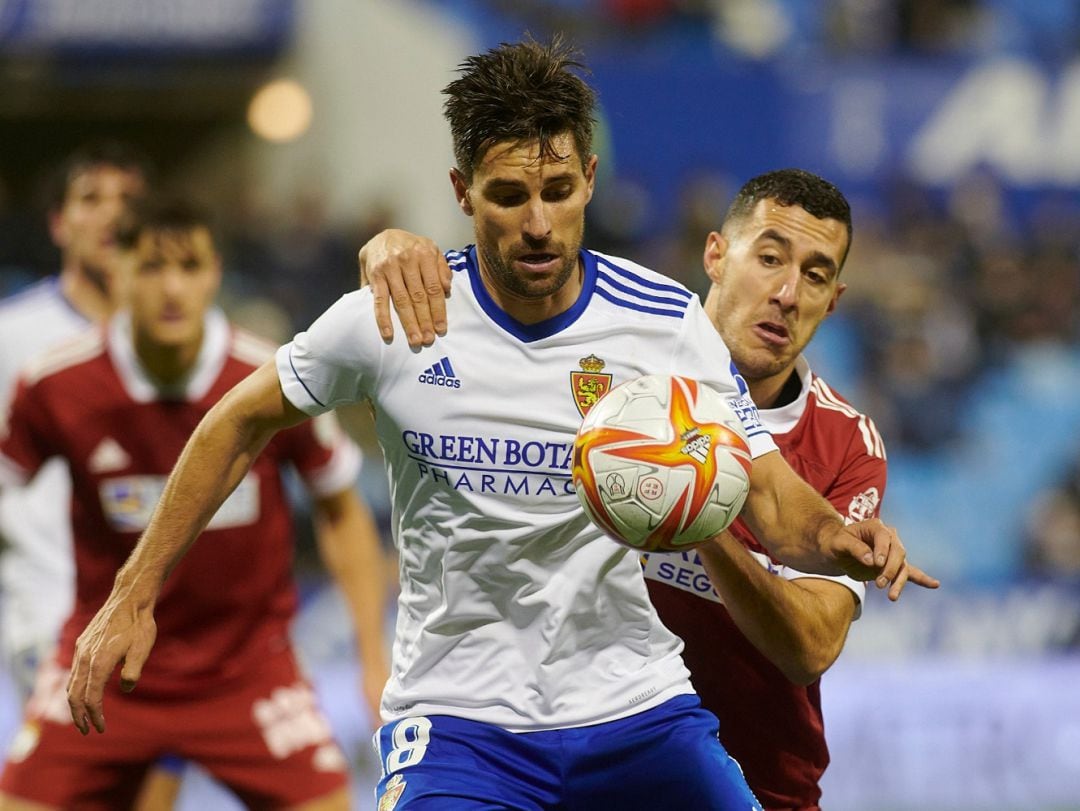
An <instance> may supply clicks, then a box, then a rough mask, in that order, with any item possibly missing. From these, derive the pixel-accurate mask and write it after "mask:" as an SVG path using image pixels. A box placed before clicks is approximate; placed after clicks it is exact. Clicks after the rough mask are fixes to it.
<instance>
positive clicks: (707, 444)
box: [682, 425, 712, 465]
mask: <svg viewBox="0 0 1080 811" xmlns="http://www.w3.org/2000/svg"><path fill="white" fill-rule="evenodd" d="M682 439H683V440H684V441H685V442H686V444H685V445H683V446H682V452H683V453H685V454H686V455H687V456H689V457H690V458H691V459H696V460H697V462H698V464H701V465H703V464H705V462H706V461H708V459H709V448H711V447H712V440H711V439H710V438H709V436H708V435H707V434H703V433H701V429H700V428H698V427H697V426H696V425H695V426H694V427H693V428H691V429H690V430H689V431H687V432H686V433H684V434H683V435H682Z"/></svg>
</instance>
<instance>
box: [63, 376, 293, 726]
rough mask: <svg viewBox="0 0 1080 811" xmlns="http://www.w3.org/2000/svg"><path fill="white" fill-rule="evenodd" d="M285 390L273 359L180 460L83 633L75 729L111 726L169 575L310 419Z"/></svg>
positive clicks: (75, 678)
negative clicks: (266, 457)
mask: <svg viewBox="0 0 1080 811" xmlns="http://www.w3.org/2000/svg"><path fill="white" fill-rule="evenodd" d="M306 418H307V417H306V415H305V414H303V413H302V412H300V411H299V410H298V409H296V408H295V407H294V406H293V405H292V404H291V403H289V401H288V400H286V399H285V395H284V394H282V391H281V386H280V384H279V383H278V376H277V370H276V368H275V365H274V362H273V361H270V362H268V363H266V364H264V365H263V366H261V367H260V368H259V369H257V370H256V371H254V372H252V374H251V375H250V376H249V377H247V378H246V379H245V380H243V381H241V382H240V383H239V384H237V385H236V386H235V387H234V388H233V389H232V390H231V391H230V392H229V393H228V394H226V395H225V397H223V398H222V399H221V401H220V402H218V404H217V405H215V406H214V407H213V408H212V409H211V410H210V412H209V413H208V414H207V415H206V416H205V417H204V418H203V420H202V422H200V423H199V426H198V427H197V428H196V429H195V432H194V433H193V434H192V436H191V439H189V440H188V443H187V445H186V446H185V447H184V451H183V453H181V454H180V459H179V461H178V462H177V463H176V467H175V468H174V469H173V472H172V474H171V475H170V476H169V480H168V482H167V483H166V485H165V491H164V493H163V494H162V496H161V500H160V501H159V502H158V505H157V507H156V509H155V510H154V514H153V516H152V518H151V519H150V523H149V525H148V526H147V528H146V531H145V532H144V533H143V535H142V538H140V540H139V543H138V545H136V547H135V549H134V550H133V551H132V553H131V556H130V557H129V558H128V560H127V562H126V563H125V564H124V565H123V566H122V567H121V569H120V571H119V572H118V573H117V575H116V580H115V582H114V584H113V589H112V593H111V594H110V595H109V597H108V599H107V600H106V601H105V605H103V606H102V607H101V609H100V610H99V611H98V613H97V614H96V615H95V616H94V619H93V620H91V621H90V624H89V625H87V627H86V629H85V630H84V631H83V632H82V634H81V635H80V636H79V639H78V642H77V643H76V646H75V656H74V659H73V660H72V666H71V678H70V680H69V681H68V705H69V707H70V708H71V718H72V720H73V721H74V722H75V726H77V727H78V728H79V730H80V731H81V732H82V733H83V734H86V733H87V732H88V731H89V724H93V725H94V728H95V729H96V730H97V731H98V732H104V731H105V717H104V715H103V712H102V698H103V693H104V689H105V683H106V681H108V679H109V678H110V676H111V675H112V672H113V671H114V670H115V669H116V665H117V664H118V663H123V666H122V668H121V671H120V686H121V688H122V689H123V690H127V691H130V690H132V689H134V688H135V684H136V682H137V681H138V680H139V676H140V674H141V673H142V667H143V664H144V663H145V661H146V658H147V657H148V656H149V655H150V649H151V647H153V644H154V637H155V635H156V632H157V631H156V627H155V624H154V616H153V613H154V604H155V603H156V602H157V598H158V594H159V593H160V591H161V587H162V585H163V583H164V582H165V578H166V577H168V575H169V572H170V571H171V570H172V568H173V567H174V566H175V565H176V564H177V563H178V562H179V560H180V559H181V558H182V557H183V556H184V553H185V552H186V551H187V549H188V547H189V546H191V544H192V543H193V542H194V541H195V538H196V537H198V535H199V533H200V532H202V530H203V528H204V527H205V526H206V524H207V523H208V522H209V521H210V519H211V518H212V517H213V516H214V513H215V512H217V509H218V508H219V507H220V506H221V504H222V502H224V501H225V499H226V498H227V497H228V495H229V493H231V492H232V490H233V489H234V488H235V487H236V485H237V484H238V483H239V482H240V480H241V479H243V477H244V475H245V474H246V473H247V471H248V469H249V468H250V467H251V463H252V462H253V461H254V460H255V457H256V456H258V455H259V452H260V451H262V449H263V448H264V447H265V445H266V443H267V442H268V441H269V440H270V438H271V437H272V436H273V435H274V434H275V433H276V432H277V431H279V430H281V429H282V428H286V427H288V426H290V425H295V424H297V423H299V422H301V421H302V420H304V419H306Z"/></svg>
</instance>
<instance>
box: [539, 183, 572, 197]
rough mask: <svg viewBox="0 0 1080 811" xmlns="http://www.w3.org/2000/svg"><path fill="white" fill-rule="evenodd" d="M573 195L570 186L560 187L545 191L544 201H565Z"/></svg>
mask: <svg viewBox="0 0 1080 811" xmlns="http://www.w3.org/2000/svg"><path fill="white" fill-rule="evenodd" d="M572 193H573V189H572V188H570V187H569V186H558V187H556V188H554V189H545V190H544V199H545V200H548V201H557V200H565V199H566V198H567V197H569V196H570V195H571V194H572Z"/></svg>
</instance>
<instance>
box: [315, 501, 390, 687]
mask: <svg viewBox="0 0 1080 811" xmlns="http://www.w3.org/2000/svg"><path fill="white" fill-rule="evenodd" d="M315 534H316V538H317V541H318V544H319V552H320V555H321V556H322V559H323V563H324V565H325V566H326V568H327V571H329V572H330V575H331V576H332V577H333V579H334V582H335V584H336V585H337V587H338V589H340V591H341V593H342V596H343V597H344V598H345V603H346V605H347V606H348V609H349V614H350V616H351V617H352V621H353V631H354V633H355V635H356V649H357V655H358V657H359V658H360V661H361V664H362V665H363V667H364V669H365V670H366V671H376V670H379V671H383V672H385V671H386V670H387V663H386V640H385V637H384V634H383V618H384V611H385V607H386V586H385V577H384V570H383V553H382V548H381V545H380V542H379V533H378V529H377V528H376V526H375V521H374V519H373V518H372V516H371V512H370V511H369V510H368V508H367V506H366V505H365V504H364V503H363V502H362V501H360V499H359V498H357V496H356V495H355V494H353V493H351V492H349V493H347V494H342V495H341V496H338V497H334V498H332V499H326V500H320V502H319V504H318V505H317V509H316V511H315Z"/></svg>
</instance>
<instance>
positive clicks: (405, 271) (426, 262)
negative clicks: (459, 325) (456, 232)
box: [357, 228, 451, 349]
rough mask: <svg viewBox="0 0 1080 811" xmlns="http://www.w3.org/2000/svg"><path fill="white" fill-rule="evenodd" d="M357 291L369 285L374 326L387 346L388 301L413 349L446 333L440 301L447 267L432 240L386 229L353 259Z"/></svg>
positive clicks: (446, 290) (391, 333) (447, 277)
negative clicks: (357, 267)
mask: <svg viewBox="0 0 1080 811" xmlns="http://www.w3.org/2000/svg"><path fill="white" fill-rule="evenodd" d="M357 258H358V261H359V264H360V286H361V287H363V286H364V285H365V284H370V285H371V290H372V292H373V293H374V297H375V322H376V323H377V324H378V325H379V334H380V335H381V336H382V338H383V340H384V341H386V342H387V343H389V342H390V341H392V340H393V338H394V325H393V323H392V322H391V320H390V303H391V302H393V305H394V310H395V311H396V312H397V315H398V319H399V320H400V321H401V326H402V328H403V329H404V330H405V339H406V340H407V341H408V342H409V346H411V347H413V348H414V349H417V348H419V347H420V346H421V345H423V346H431V345H432V344H433V343H434V342H435V336H436V335H445V334H446V301H445V299H446V297H447V296H449V295H450V278H451V274H450V266H449V265H448V264H447V263H446V257H445V256H443V254H442V251H440V250H439V246H438V245H436V244H435V243H434V242H433V241H432V240H430V239H428V238H426V237H421V236H417V235H416V234H411V233H409V232H408V231H401V230H398V229H394V228H392V229H389V230H386V231H382V232H380V233H378V234H376V235H375V236H373V237H372V238H371V239H369V240H368V241H367V242H366V243H365V244H364V247H362V248H361V249H360V254H359V256H358V257H357Z"/></svg>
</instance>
